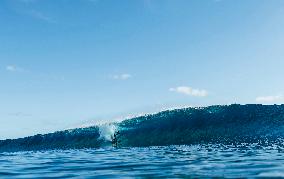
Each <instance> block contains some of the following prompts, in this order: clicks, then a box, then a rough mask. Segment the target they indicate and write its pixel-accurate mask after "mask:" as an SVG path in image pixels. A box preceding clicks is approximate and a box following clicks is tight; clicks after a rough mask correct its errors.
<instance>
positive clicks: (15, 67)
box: [6, 65, 27, 72]
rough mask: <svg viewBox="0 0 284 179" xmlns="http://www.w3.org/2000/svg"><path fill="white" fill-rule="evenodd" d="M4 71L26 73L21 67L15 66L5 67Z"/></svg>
mask: <svg viewBox="0 0 284 179" xmlns="http://www.w3.org/2000/svg"><path fill="white" fill-rule="evenodd" d="M6 70H7V71H9V72H26V71H27V70H25V69H23V68H21V67H17V66H15V65H7V66H6Z"/></svg>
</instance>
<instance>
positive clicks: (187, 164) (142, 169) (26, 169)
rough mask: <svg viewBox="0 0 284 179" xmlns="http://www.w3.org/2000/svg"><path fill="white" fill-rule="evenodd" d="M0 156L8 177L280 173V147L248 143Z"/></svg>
mask: <svg viewBox="0 0 284 179" xmlns="http://www.w3.org/2000/svg"><path fill="white" fill-rule="evenodd" d="M0 157H1V158H0V162H1V165H0V177H7V178H38V177H58V178H93V177H101V178H105V177H112V178H114V177H116V178H134V177H135V178H146V177H157V178H159V177H170V178H183V177H279V176H282V177H284V151H283V150H282V149H281V148H279V147H277V146H275V147H273V146H270V147H259V146H257V145H253V144H244V145H241V146H228V145H192V146H166V147H147V148H119V149H115V148H101V149H82V150H50V151H37V152H16V153H1V154H0Z"/></svg>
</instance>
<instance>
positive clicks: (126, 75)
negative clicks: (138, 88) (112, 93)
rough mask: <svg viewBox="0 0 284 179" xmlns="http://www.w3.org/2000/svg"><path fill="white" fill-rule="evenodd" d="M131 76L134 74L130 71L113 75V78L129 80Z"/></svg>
mask: <svg viewBox="0 0 284 179" xmlns="http://www.w3.org/2000/svg"><path fill="white" fill-rule="evenodd" d="M131 77H132V75H130V74H128V73H124V74H119V75H113V76H111V78H112V79H114V80H128V79H129V78H131Z"/></svg>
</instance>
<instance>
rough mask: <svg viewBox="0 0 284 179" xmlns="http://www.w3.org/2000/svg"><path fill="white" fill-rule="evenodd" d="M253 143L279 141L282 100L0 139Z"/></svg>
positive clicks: (59, 143) (3, 146)
mask: <svg viewBox="0 0 284 179" xmlns="http://www.w3.org/2000/svg"><path fill="white" fill-rule="evenodd" d="M116 131H119V132H120V134H119V135H118V139H119V146H120V147H145V146H167V145H191V144H212V143H213V144H224V145H226V144H230V145H231V144H235V145H239V144H242V143H255V144H257V145H259V146H269V145H276V146H283V141H284V140H283V139H284V105H238V104H233V105H228V106H209V107H200V108H184V109H175V110H168V111H162V112H159V113H156V114H150V115H145V116H140V117H135V118H132V119H127V120H124V121H122V122H119V123H109V124H104V125H98V126H92V127H88V128H80V129H72V130H66V131H59V132H55V133H50V134H44V135H40V134H39V135H35V136H31V137H25V138H20V139H14V140H2V141H0V151H19V150H47V149H79V148H98V147H104V146H110V145H111V138H112V136H113V134H114V133H115V132H116Z"/></svg>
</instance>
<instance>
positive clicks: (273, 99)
mask: <svg viewBox="0 0 284 179" xmlns="http://www.w3.org/2000/svg"><path fill="white" fill-rule="evenodd" d="M282 99H284V97H283V96H282V95H276V96H259V97H257V98H256V99H255V100H256V101H257V102H263V103H272V102H277V101H279V100H282Z"/></svg>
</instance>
